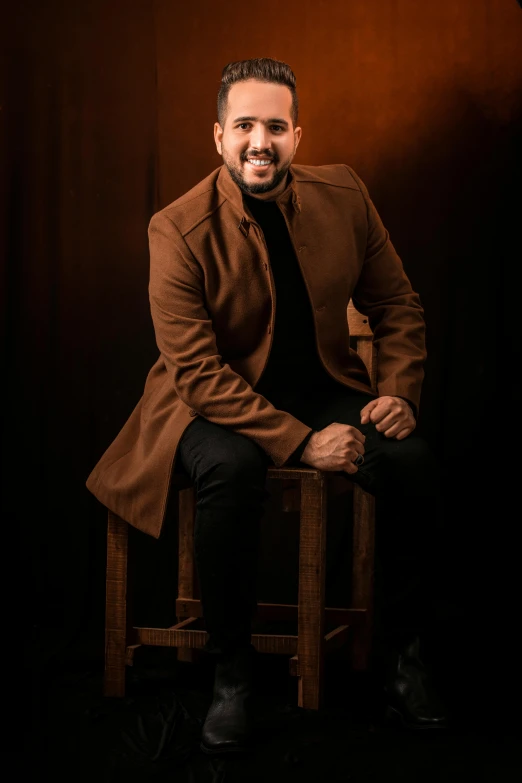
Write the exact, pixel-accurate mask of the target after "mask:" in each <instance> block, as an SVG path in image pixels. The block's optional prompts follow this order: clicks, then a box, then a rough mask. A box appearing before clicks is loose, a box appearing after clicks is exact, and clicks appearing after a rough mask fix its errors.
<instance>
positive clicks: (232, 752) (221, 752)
mask: <svg viewBox="0 0 522 783" xmlns="http://www.w3.org/2000/svg"><path fill="white" fill-rule="evenodd" d="M199 747H200V750H201V751H202V752H203V753H205V754H206V755H207V756H240V755H242V754H243V755H244V754H247V753H250V752H251V751H252V748H251V747H250V746H247V745H230V746H229V747H223V748H219V747H217V748H209V747H208V746H207V745H204V744H203V743H202V742H200V745H199Z"/></svg>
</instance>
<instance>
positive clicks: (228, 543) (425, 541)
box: [177, 383, 439, 653]
mask: <svg viewBox="0 0 522 783" xmlns="http://www.w3.org/2000/svg"><path fill="white" fill-rule="evenodd" d="M370 399H371V398H370V397H369V396H368V395H366V394H364V393H359V392H355V391H352V390H350V389H348V388H346V387H344V386H342V385H340V384H333V383H332V384H331V385H330V386H328V387H327V388H323V389H322V390H319V391H317V392H315V393H311V394H309V395H307V396H306V397H305V396H304V395H302V396H301V397H300V398H296V397H292V396H291V395H286V396H285V395H284V394H281V395H279V398H278V399H274V398H272V399H271V402H273V404H274V405H276V407H278V408H280V409H282V410H287V411H289V412H290V413H292V415H294V416H295V417H296V418H298V419H299V420H300V421H303V422H304V423H305V424H307V425H309V426H310V427H312V428H313V429H315V430H320V429H322V428H324V427H326V426H327V425H328V424H331V423H333V422H339V423H341V424H351V425H353V426H355V427H357V428H358V429H360V430H361V431H362V432H363V434H364V435H365V436H366V442H365V460H364V464H363V465H362V466H361V467H360V468H359V470H358V472H357V473H356V474H354V475H351V476H350V477H349V478H350V480H351V481H355V482H357V483H358V484H359V485H360V486H361V487H363V488H364V489H365V490H367V491H368V492H370V493H371V494H372V495H374V496H375V498H376V557H377V566H378V567H377V570H376V584H375V636H376V640H375V641H376V643H377V646H378V647H380V648H381V649H386V648H388V647H389V646H390V645H391V647H396V646H397V645H399V644H401V643H402V642H403V641H407V639H408V638H409V637H411V636H413V635H417V634H419V633H422V629H423V626H424V625H425V621H426V620H427V618H428V617H429V607H430V601H431V597H432V596H431V589H432V585H433V578H434V572H433V565H434V564H433V562H431V558H430V553H431V552H432V551H433V543H434V534H435V531H436V530H437V526H438V524H437V523H438V519H437V516H438V512H439V497H438V487H439V476H438V465H437V460H436V458H435V456H434V454H433V452H432V451H431V450H430V448H429V446H428V444H427V443H426V441H425V440H424V439H422V438H421V437H419V436H417V435H416V433H415V431H414V432H413V433H412V434H411V435H410V436H408V437H407V438H406V439H404V440H402V441H397V440H393V439H389V438H386V437H385V436H384V435H382V434H381V433H379V432H377V430H376V429H375V426H374V425H373V424H368V425H361V424H360V410H361V408H362V407H363V406H364V405H365V404H366V403H367V402H368V401H369V400H370ZM270 464H271V461H270V459H269V458H268V456H267V455H266V454H265V452H264V451H263V450H262V449H261V448H260V447H259V446H258V445H257V444H256V443H254V442H253V441H252V440H250V439H249V438H247V437H245V436H243V435H240V434H238V433H235V432H233V431H231V430H229V429H227V428H225V427H222V426H220V425H217V424H213V423H212V422H209V421H207V420H206V419H204V418H201V417H198V418H195V419H194V421H193V422H191V424H190V425H189V426H188V427H187V429H186V430H185V432H184V434H183V437H182V439H181V442H180V445H179V450H178V457H177V468H178V469H179V468H182V469H184V470H185V471H186V472H187V473H188V474H189V476H190V477H191V479H192V481H193V482H194V485H195V489H196V519H195V531H194V538H195V543H194V545H195V560H196V567H197V572H198V579H199V585H200V595H201V602H202V608H203V617H204V621H205V626H206V629H207V631H208V634H209V639H208V642H207V645H206V650H207V651H208V652H212V653H220V652H224V651H227V650H229V649H231V648H233V647H235V646H241V645H245V644H249V643H250V638H251V623H252V618H253V615H254V613H255V609H256V604H257V595H256V574H257V558H258V541H259V533H260V522H261V520H262V517H263V513H264V502H265V500H266V499H267V497H268V494H267V488H266V487H267V478H266V477H267V468H268V466H269V465H270ZM298 464H299V463H298ZM227 604H228V605H229V606H230V605H232V604H233V605H234V606H235V609H236V611H235V612H234V617H231V615H230V614H229V613H227V611H226V607H227Z"/></svg>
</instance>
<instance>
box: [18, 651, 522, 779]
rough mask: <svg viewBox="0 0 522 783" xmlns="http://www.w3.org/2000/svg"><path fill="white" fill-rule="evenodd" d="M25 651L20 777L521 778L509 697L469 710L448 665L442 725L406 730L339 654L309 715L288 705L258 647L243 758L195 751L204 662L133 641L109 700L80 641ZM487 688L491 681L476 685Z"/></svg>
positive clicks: (273, 660) (204, 690)
mask: <svg viewBox="0 0 522 783" xmlns="http://www.w3.org/2000/svg"><path fill="white" fill-rule="evenodd" d="M138 652H139V651H138ZM82 653H83V654H82ZM37 658H38V661H39V664H36V665H33V687H32V694H31V695H32V700H33V718H34V720H33V731H32V735H31V737H30V738H29V743H28V746H27V748H26V749H25V761H26V762H27V764H28V766H29V768H30V772H29V776H30V779H35V780H46V779H50V780H68V781H69V780H70V781H74V782H75V783H80V782H81V781H94V782H95V783H97V781H100V783H101V782H103V783H118V782H119V781H122V782H123V781H125V783H132V781H144V780H154V781H169V782H171V781H181V782H183V783H184V782H185V781H186V782H187V783H196V782H197V783H200V782H201V783H203V782H204V781H208V782H209V783H210V782H212V783H217V781H220V782H221V781H227V782H228V781H241V782H242V783H243V782H244V781H263V783H265V781H266V782H268V783H272V782H273V781H278V780H280V781H283V780H284V781H287V783H291V781H299V783H302V781H331V783H334V782H335V781H350V782H351V783H356V782H360V783H363V781H365V782H369V781H382V782H383V783H388V781H402V783H409V782H410V781H411V782H412V783H420V782H423V783H424V782H426V783H431V781H437V782H439V781H440V783H468V781H469V783H479V782H480V781H484V782H486V781H487V783H496V781H498V782H499V783H511V782H512V781H513V783H515V781H516V783H520V781H521V780H522V764H521V744H520V723H519V722H517V721H514V720H513V715H516V714H518V705H515V706H513V705H511V711H508V712H506V713H504V714H503V713H502V711H501V709H500V708H499V705H500V704H501V700H500V697H499V698H498V699H496V700H492V699H491V698H490V700H489V702H488V701H487V699H486V700H485V701H484V704H483V707H481V704H482V702H481V698H480V696H477V694H476V693H475V694H474V697H472V694H471V692H468V691H469V687H468V691H466V689H465V688H464V689H463V688H462V687H459V683H460V681H461V678H460V677H459V674H458V672H456V673H454V674H453V679H451V678H449V679H448V677H446V678H444V682H445V690H446V693H445V694H444V695H445V698H446V702H447V703H448V702H449V706H450V708H451V711H452V714H453V727H452V728H451V730H448V731H445V732H435V733H434V732H431V733H424V734H423V733H417V734H415V733H411V732H407V731H406V730H404V729H400V728H398V727H394V726H389V725H387V724H386V723H385V722H384V720H383V718H382V710H381V704H380V701H379V698H378V694H377V695H376V694H375V692H374V689H373V688H372V687H371V685H370V683H369V681H368V680H367V678H365V677H362V676H360V675H359V676H358V677H356V676H354V675H353V674H350V672H349V670H348V669H347V666H346V662H345V661H344V660H343V659H342V658H341V659H331V660H330V659H329V660H328V662H327V669H326V690H325V706H324V708H323V709H322V710H321V711H320V712H319V713H314V712H307V711H303V710H300V709H298V708H297V707H296V698H297V691H296V688H297V685H296V680H295V679H293V678H291V677H290V676H289V675H288V664H287V661H286V660H285V659H284V658H281V657H279V656H278V657H275V656H260V657H259V666H258V678H259V695H260V699H259V706H258V729H257V735H258V740H257V747H256V749H255V750H254V752H253V753H252V754H251V755H250V756H247V757H244V758H237V759H231V760H211V759H209V758H208V757H206V756H204V755H203V754H202V753H201V752H200V750H199V733H200V729H201V725H202V722H203V720H204V717H205V713H206V709H207V707H208V705H209V701H210V692H211V682H212V673H211V668H210V665H209V664H208V663H207V659H203V660H200V661H198V662H197V663H194V664H187V663H178V662H177V661H176V659H175V651H173V650H168V649H162V648H141V654H140V655H137V656H136V662H135V665H134V667H132V668H129V669H128V686H127V695H126V697H125V698H124V699H121V700H120V699H106V698H104V697H103V696H102V668H103V666H102V662H101V660H100V657H99V655H94V656H93V655H92V654H89V653H88V652H87V649H86V648H82V647H81V646H80V648H79V649H76V650H73V651H71V650H70V649H69V650H68V651H67V652H66V653H63V652H61V653H60V652H59V651H58V652H57V653H56V654H52V650H51V651H50V653H49V651H48V652H47V655H38V656H37ZM483 685H484V684H482V686H481V687H483ZM493 687H494V682H493V681H491V682H489V684H486V689H487V688H489V689H491V688H493ZM443 690H444V686H443ZM490 693H491V690H490ZM506 698H507V699H509V694H506Z"/></svg>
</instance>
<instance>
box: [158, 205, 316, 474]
mask: <svg viewBox="0 0 522 783" xmlns="http://www.w3.org/2000/svg"><path fill="white" fill-rule="evenodd" d="M149 250H150V278H149V300H150V307H151V316H152V321H153V325H154V331H155V335H156V342H157V345H158V348H159V350H160V352H161V354H162V357H163V360H164V362H165V366H166V368H167V371H168V374H169V377H170V380H171V382H172V384H173V387H174V390H175V392H176V394H177V396H178V397H179V398H180V399H181V400H182V401H183V402H184V403H185V404H186V405H187V406H188V407H190V408H191V409H192V410H193V411H195V412H196V413H197V414H198V415H200V416H202V417H203V418H205V419H208V421H211V422H214V423H215V424H220V425H222V426H224V427H228V428H230V429H232V430H233V431H234V432H238V433H240V434H242V435H245V436H246V437H248V438H250V439H251V440H253V441H254V442H255V443H257V444H258V446H260V447H261V448H262V449H263V451H265V453H266V454H268V456H269V457H270V458H271V459H272V461H273V462H274V464H275V465H276V466H277V467H280V466H281V465H283V464H284V463H285V462H286V461H287V460H288V458H289V457H290V456H291V455H292V453H293V452H294V451H295V449H296V448H297V447H298V446H299V444H300V443H301V442H302V441H303V439H304V437H305V436H306V435H307V434H308V433H309V432H310V431H311V429H310V427H308V426H307V425H306V424H303V423H302V422H300V421H299V420H298V419H296V418H294V416H292V415H291V414H289V413H287V412H285V411H281V410H278V409H277V408H275V407H274V406H273V405H272V404H271V403H270V402H268V400H267V399H266V398H265V397H263V396H262V395H260V394H257V393H256V392H255V391H254V390H253V389H252V387H251V386H250V384H249V383H247V381H246V380H245V379H244V378H243V377H242V376H241V375H238V374H237V373H236V372H234V371H233V370H232V369H231V367H230V366H229V365H228V364H226V363H223V361H222V357H221V356H220V354H219V352H218V347H217V342H216V337H215V333H214V330H213V327H212V322H211V319H210V318H209V314H208V312H207V310H206V308H205V297H204V287H203V280H202V273H201V270H200V269H199V267H198V265H197V264H196V263H195V260H194V258H193V256H192V255H191V253H190V251H189V249H188V247H187V245H186V243H185V241H184V239H183V237H182V236H181V234H180V232H179V230H178V229H177V227H176V226H175V224H174V223H173V222H172V221H171V220H170V219H169V217H168V216H167V215H165V214H164V213H161V212H159V213H156V215H154V216H153V217H152V219H151V221H150V224H149Z"/></svg>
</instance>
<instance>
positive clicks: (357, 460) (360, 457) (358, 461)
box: [353, 454, 364, 466]
mask: <svg viewBox="0 0 522 783" xmlns="http://www.w3.org/2000/svg"><path fill="white" fill-rule="evenodd" d="M363 462H364V457H363V455H362V454H359V455H358V456H357V457H356V458H355V459H354V461H353V464H354V465H357V466H359V465H362V464H363Z"/></svg>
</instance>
